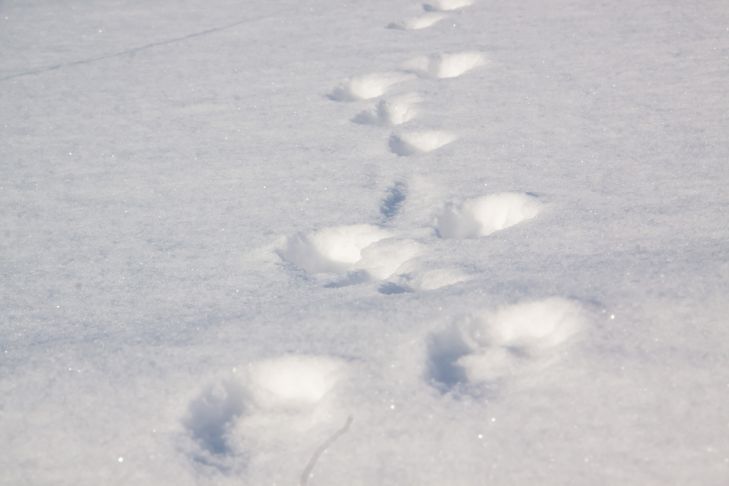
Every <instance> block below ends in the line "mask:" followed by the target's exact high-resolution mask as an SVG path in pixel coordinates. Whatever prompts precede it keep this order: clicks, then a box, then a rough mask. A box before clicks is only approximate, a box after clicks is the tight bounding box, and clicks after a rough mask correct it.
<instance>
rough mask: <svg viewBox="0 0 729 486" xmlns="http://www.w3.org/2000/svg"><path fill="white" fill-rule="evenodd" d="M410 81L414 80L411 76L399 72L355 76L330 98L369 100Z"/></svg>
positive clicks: (335, 90)
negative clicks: (396, 85)
mask: <svg viewBox="0 0 729 486" xmlns="http://www.w3.org/2000/svg"><path fill="white" fill-rule="evenodd" d="M409 79H412V77H411V76H410V75H408V74H405V73H398V72H385V73H373V74H364V75H362V76H355V77H353V78H350V79H348V80H346V81H343V82H342V83H341V84H340V85H339V86H337V87H336V88H335V89H334V91H332V92H331V93H330V94H329V98H330V99H332V100H335V101H356V100H369V99H372V98H377V97H379V96H382V95H383V94H385V92H386V91H387V90H388V89H389V88H390V87H392V86H394V85H395V84H398V83H402V82H404V81H408V80H409Z"/></svg>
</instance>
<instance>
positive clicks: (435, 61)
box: [402, 51, 486, 79]
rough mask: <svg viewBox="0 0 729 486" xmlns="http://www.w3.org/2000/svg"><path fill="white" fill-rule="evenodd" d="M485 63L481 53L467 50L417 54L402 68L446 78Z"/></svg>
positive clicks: (433, 76) (423, 75) (424, 74)
mask: <svg viewBox="0 0 729 486" xmlns="http://www.w3.org/2000/svg"><path fill="white" fill-rule="evenodd" d="M485 63H486V60H485V59H484V56H483V54H481V53H479V52H470V51H469V52H459V53H453V54H432V55H430V56H419V57H416V58H413V59H410V60H409V61H407V62H405V63H404V64H403V65H402V68H403V69H404V70H406V71H409V72H414V73H416V74H418V75H419V76H422V77H432V78H439V79H447V78H457V77H459V76H461V75H463V74H465V73H467V72H468V71H470V70H472V69H474V68H477V67H479V66H482V65H484V64H485Z"/></svg>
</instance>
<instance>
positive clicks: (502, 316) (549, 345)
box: [426, 297, 585, 392]
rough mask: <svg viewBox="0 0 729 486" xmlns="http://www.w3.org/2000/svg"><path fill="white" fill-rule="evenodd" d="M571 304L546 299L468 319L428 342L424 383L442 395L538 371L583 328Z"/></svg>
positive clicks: (580, 313) (578, 311)
mask: <svg viewBox="0 0 729 486" xmlns="http://www.w3.org/2000/svg"><path fill="white" fill-rule="evenodd" d="M584 322H585V317H584V312H583V310H582V308H581V306H580V305H579V304H577V303H576V302H574V301H571V300H567V299H563V298H559V297H552V298H547V299H543V300H535V301H528V302H520V303H517V304H514V305H509V306H505V307H501V308H498V309H496V310H489V311H485V312H481V313H476V314H472V315H469V316H467V317H465V318H463V319H461V320H459V321H457V322H455V323H454V324H453V325H451V326H450V327H448V328H446V329H443V330H440V331H438V332H435V333H433V334H432V335H431V336H430V338H429V340H428V347H427V362H426V379H427V380H428V382H429V383H430V384H431V385H433V386H435V387H436V388H438V389H439V390H441V391H443V392H448V391H451V390H453V389H458V390H465V391H468V390H472V391H474V392H476V391H477V390H478V388H479V387H480V388H484V387H485V388H491V387H493V386H496V385H498V384H499V383H500V382H502V381H503V380H505V379H508V378H515V377H518V376H521V375H522V374H524V373H529V372H538V371H539V370H540V369H542V368H544V367H546V366H548V365H549V364H551V363H552V362H554V361H555V360H556V359H558V358H559V357H560V350H562V349H563V348H564V347H565V346H566V345H567V344H568V343H569V342H571V341H572V340H573V338H574V337H575V336H576V335H577V334H578V333H579V332H580V330H581V329H582V327H583V326H584Z"/></svg>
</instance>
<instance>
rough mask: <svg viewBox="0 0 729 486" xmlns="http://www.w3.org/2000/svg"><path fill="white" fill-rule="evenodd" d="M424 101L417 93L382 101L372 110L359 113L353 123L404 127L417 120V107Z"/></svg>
mask: <svg viewBox="0 0 729 486" xmlns="http://www.w3.org/2000/svg"><path fill="white" fill-rule="evenodd" d="M422 101H423V98H422V96H420V95H419V94H417V93H409V94H405V95H401V96H396V97H394V98H392V99H389V100H380V101H379V102H378V103H377V105H376V106H375V107H374V109H372V110H367V111H363V112H361V113H359V114H358V115H357V116H355V117H354V118H353V119H352V121H354V122H355V123H360V124H363V125H385V126H387V125H391V126H394V125H402V124H403V123H405V122H408V121H410V120H412V119H413V118H415V116H416V115H417V109H416V107H415V105H417V104H418V103H421V102H422Z"/></svg>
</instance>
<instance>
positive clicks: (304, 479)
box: [299, 415, 354, 486]
mask: <svg viewBox="0 0 729 486" xmlns="http://www.w3.org/2000/svg"><path fill="white" fill-rule="evenodd" d="M353 420H354V418H353V417H352V416H351V415H350V416H349V417H347V421H346V422H345V423H344V425H343V426H342V428H340V429H339V430H337V431H336V432H334V434H332V436H331V437H329V438H328V439H327V440H325V441H324V443H323V444H322V445H320V446H319V448H318V449H317V450H316V451H314V454H313V455H312V456H311V459H309V462H308V463H307V464H306V467H305V468H304V472H302V473H301V480H300V481H299V484H300V485H301V486H307V484H309V478H311V471H313V470H314V466H316V463H317V461H318V460H319V457H320V456H321V455H322V454H324V451H326V450H327V449H328V448H329V447H330V446H331V445H332V444H333V443H334V441H336V440H337V439H339V438H340V437H341V436H343V435H344V434H345V433H347V430H349V426H350V425H352V421H353Z"/></svg>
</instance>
